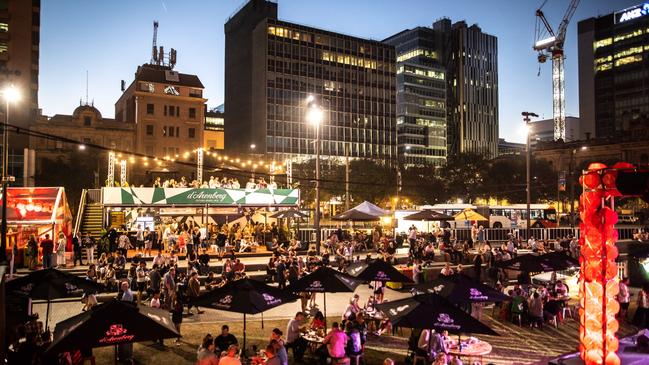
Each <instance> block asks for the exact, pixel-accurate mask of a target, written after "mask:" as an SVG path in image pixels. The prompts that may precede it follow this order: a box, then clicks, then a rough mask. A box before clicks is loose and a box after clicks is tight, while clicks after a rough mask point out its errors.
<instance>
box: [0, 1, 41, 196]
mask: <svg viewBox="0 0 649 365" xmlns="http://www.w3.org/2000/svg"><path fill="white" fill-rule="evenodd" d="M40 14H41V2H40V0H0V89H1V88H4V87H5V86H9V85H13V86H14V87H15V88H16V89H17V91H18V93H19V94H20V100H19V101H17V102H16V103H14V104H12V105H10V106H9V108H10V110H9V113H10V120H9V123H10V124H12V125H16V126H19V127H22V128H25V129H27V128H29V126H30V125H31V124H32V122H33V121H34V120H35V119H36V118H37V116H38V58H39V45H40V23H41V20H40ZM3 105H4V103H3ZM2 113H3V114H4V107H2ZM2 118H4V115H3V116H2ZM10 133H11V131H10ZM0 134H1V132H0ZM28 146H29V138H28V137H27V136H26V135H16V134H15V133H14V134H13V135H10V143H9V168H8V170H9V171H8V172H9V175H11V176H14V177H15V178H16V183H15V185H21V184H22V178H23V149H24V148H26V147H28ZM1 150H2V146H0V151H1ZM0 168H1V167H0Z"/></svg>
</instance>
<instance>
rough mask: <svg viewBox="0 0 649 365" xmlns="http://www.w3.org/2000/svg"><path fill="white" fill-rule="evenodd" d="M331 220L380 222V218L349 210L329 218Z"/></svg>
mask: <svg viewBox="0 0 649 365" xmlns="http://www.w3.org/2000/svg"><path fill="white" fill-rule="evenodd" d="M331 219H333V220H335V221H357V222H372V221H378V220H380V219H381V217H379V216H375V215H372V214H368V213H365V212H361V211H360V210H356V209H350V210H348V211H346V212H342V213H340V214H337V215H335V216H333V217H331Z"/></svg>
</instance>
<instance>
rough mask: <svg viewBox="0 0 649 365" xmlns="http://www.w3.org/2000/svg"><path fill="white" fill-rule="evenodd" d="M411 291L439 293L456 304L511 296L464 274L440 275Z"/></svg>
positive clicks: (496, 299)
mask: <svg viewBox="0 0 649 365" xmlns="http://www.w3.org/2000/svg"><path fill="white" fill-rule="evenodd" d="M411 291H412V292H414V293H416V294H426V293H435V294H439V295H440V296H442V297H444V298H446V299H448V301H450V302H451V303H454V304H455V303H481V302H489V303H491V302H502V301H504V300H507V299H508V298H509V297H508V296H507V295H505V294H503V293H501V292H499V291H498V290H496V289H494V288H492V287H490V286H489V285H486V284H483V283H481V282H478V281H475V280H473V279H471V278H470V277H468V276H466V275H462V274H459V275H453V276H447V277H440V278H437V279H435V280H433V281H431V282H428V283H424V284H419V285H415V286H414V287H412V288H411Z"/></svg>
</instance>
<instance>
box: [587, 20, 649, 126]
mask: <svg viewBox="0 0 649 365" xmlns="http://www.w3.org/2000/svg"><path fill="white" fill-rule="evenodd" d="M620 14H621V13H620V12H618V14H617V16H618V18H619V17H620V16H621V15H620ZM578 31H579V38H578V39H579V43H580V44H579V83H580V89H579V95H580V103H579V104H580V105H579V109H580V114H581V115H580V116H581V123H582V128H584V127H585V128H587V129H588V131H589V132H590V136H591V137H613V136H615V135H622V134H624V133H628V132H629V131H631V130H636V129H646V127H644V123H645V122H646V121H647V120H649V96H647V95H649V84H648V83H647V82H646V80H647V79H648V77H649V64H648V62H647V61H648V60H649V16H640V17H637V18H633V19H629V20H624V21H621V20H620V19H618V20H617V21H616V14H615V13H611V14H608V15H603V16H600V17H597V18H590V19H586V20H583V21H581V22H579V25H578ZM582 45H583V47H582ZM589 45H590V46H589ZM593 132H594V135H593ZM582 138H585V136H584V135H583V134H582Z"/></svg>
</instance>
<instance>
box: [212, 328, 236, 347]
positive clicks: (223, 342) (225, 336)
mask: <svg viewBox="0 0 649 365" xmlns="http://www.w3.org/2000/svg"><path fill="white" fill-rule="evenodd" d="M238 343H239V342H238V341H237V338H236V337H234V335H233V334H231V333H230V327H228V325H227V324H224V325H223V326H222V327H221V334H220V335H218V336H216V338H214V345H215V346H216V348H217V350H218V352H219V353H220V352H221V351H228V349H229V348H230V346H231V345H236V344H238Z"/></svg>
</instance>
